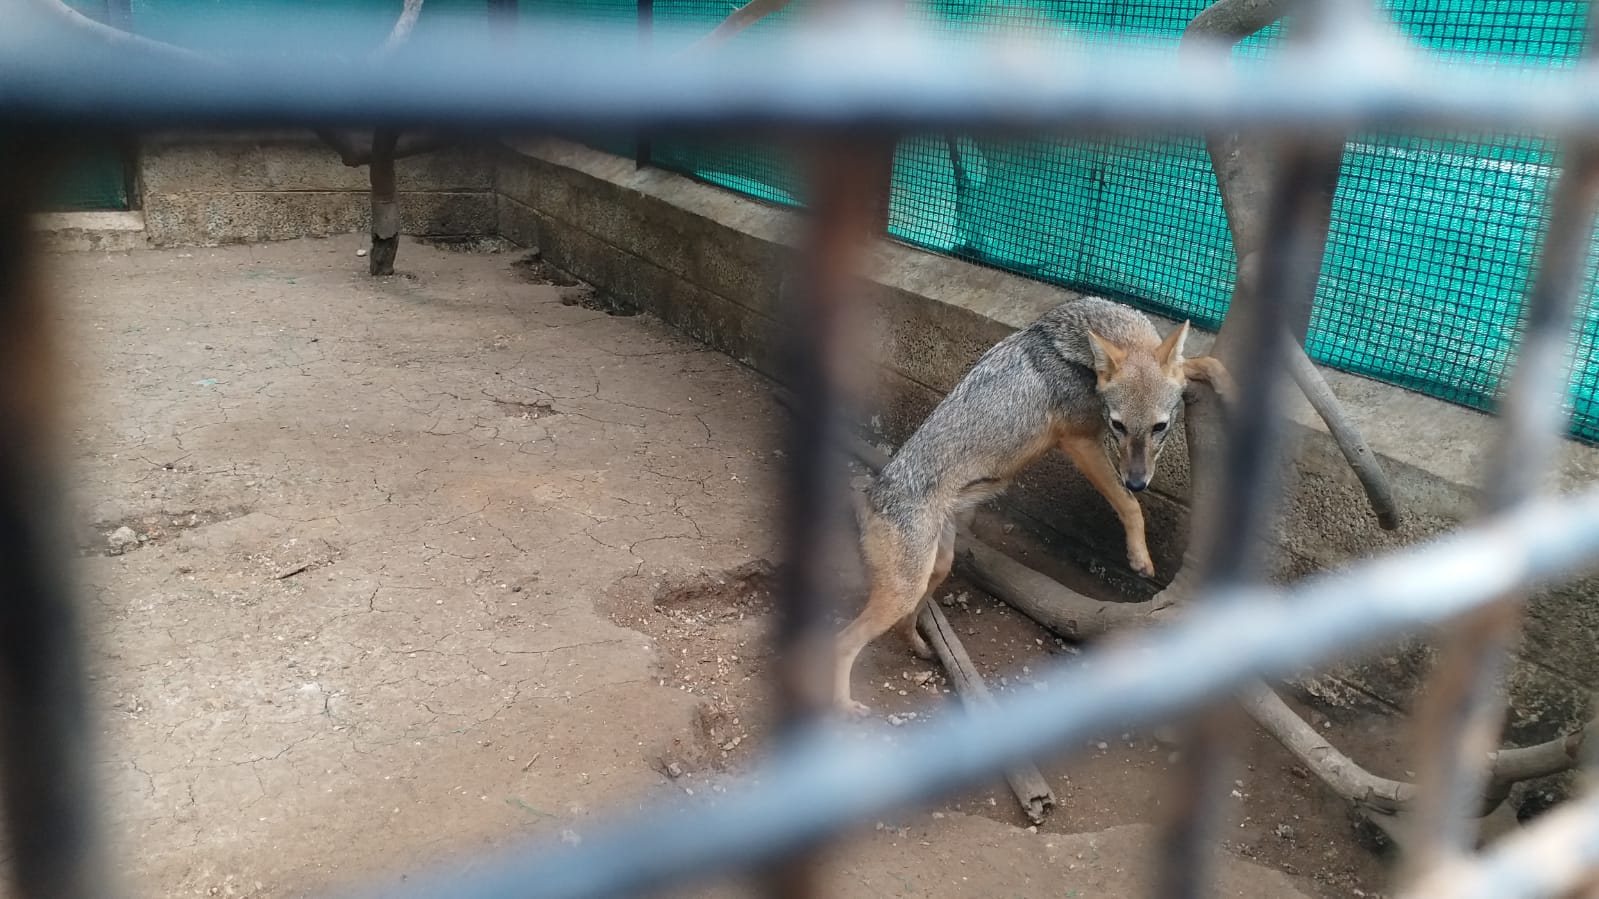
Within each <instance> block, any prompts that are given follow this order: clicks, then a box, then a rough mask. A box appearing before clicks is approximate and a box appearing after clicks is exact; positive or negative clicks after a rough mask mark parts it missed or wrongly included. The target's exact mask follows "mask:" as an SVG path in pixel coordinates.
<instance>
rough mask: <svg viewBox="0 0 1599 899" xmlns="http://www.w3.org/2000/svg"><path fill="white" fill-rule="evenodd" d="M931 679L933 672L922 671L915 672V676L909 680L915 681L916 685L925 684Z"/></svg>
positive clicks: (922, 685)
mask: <svg viewBox="0 0 1599 899" xmlns="http://www.w3.org/2000/svg"><path fill="white" fill-rule="evenodd" d="M932 679H933V672H931V671H923V672H921V673H919V674H917V675H916V676H915V677H913V678H911V680H912V681H914V682H915V683H916V686H918V687H924V686H926V685H927V682H928V681H930V680H932Z"/></svg>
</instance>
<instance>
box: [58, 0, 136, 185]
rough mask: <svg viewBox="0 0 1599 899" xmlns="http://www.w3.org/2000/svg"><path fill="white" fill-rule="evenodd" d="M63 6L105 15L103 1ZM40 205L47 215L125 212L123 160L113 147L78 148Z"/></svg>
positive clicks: (71, 1) (78, 1) (99, 16)
mask: <svg viewBox="0 0 1599 899" xmlns="http://www.w3.org/2000/svg"><path fill="white" fill-rule="evenodd" d="M66 4H67V5H68V6H70V7H72V8H73V9H75V10H77V11H78V12H80V13H83V14H84V15H86V16H89V17H91V18H94V19H97V20H104V19H105V18H106V15H107V12H108V10H107V8H106V3H105V0H66ZM44 201H45V208H46V209H48V210H49V211H51V212H87V211H94V212H101V211H106V210H120V209H127V208H128V170H127V158H126V156H125V155H124V154H123V152H122V150H120V149H119V148H117V147H115V146H94V147H86V148H80V149H79V150H78V151H77V155H76V158H74V159H73V160H72V161H71V163H69V164H68V165H67V166H65V167H64V169H63V170H62V171H61V172H60V173H59V175H58V176H57V177H56V179H55V182H54V183H52V184H51V185H50V186H49V190H48V192H47V193H46V194H45V198H44Z"/></svg>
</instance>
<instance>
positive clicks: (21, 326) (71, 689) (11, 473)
mask: <svg viewBox="0 0 1599 899" xmlns="http://www.w3.org/2000/svg"><path fill="white" fill-rule="evenodd" d="M44 162H45V160H44V158H43V157H42V156H40V155H37V154H33V153H23V152H19V150H18V148H17V146H16V145H15V144H14V143H0V421H4V422H5V427H4V428H0V794H3V801H0V806H3V807H4V810H5V825H6V840H7V842H8V843H9V844H10V847H11V855H12V879H13V883H14V885H15V889H16V895H17V896H18V897H19V899H100V897H105V896H110V895H113V894H112V893H111V892H110V890H109V889H108V887H109V881H108V879H107V876H106V869H105V867H104V866H103V864H102V860H101V843H100V839H99V828H98V823H99V822H98V815H97V813H96V810H95V808H94V805H93V800H94V796H95V789H94V783H93V781H94V778H93V769H92V764H93V758H94V751H93V748H94V743H95V740H94V738H93V736H92V729H91V728H90V726H89V718H88V712H87V703H86V701H85V698H86V695H87V688H86V684H85V681H84V669H83V642H82V640H81V639H80V635H79V633H78V622H77V617H76V609H75V607H74V605H73V601H72V596H71V590H70V587H69V584H68V576H67V571H68V567H67V563H68V555H67V552H66V549H65V547H66V542H65V540H64V539H62V534H61V532H60V531H59V529H58V520H57V516H58V515H59V514H60V511H61V509H62V507H63V505H64V501H65V494H64V491H63V490H62V489H60V488H61V483H60V480H59V479H58V478H57V477H56V475H55V465H54V460H55V459H56V458H58V455H57V454H56V450H57V447H56V445H55V439H56V433H55V417H56V415H57V414H58V412H59V408H60V407H59V405H58V404H59V402H60V397H59V392H58V391H57V390H56V388H55V384H56V383H57V371H56V366H55V355H54V341H53V334H52V333H51V330H52V329H51V327H50V321H51V314H50V312H49V310H48V309H47V304H46V302H45V297H44V295H43V293H42V292H41V290H40V286H39V284H38V283H37V281H36V277H35V272H34V263H35V261H36V260H35V250H36V248H35V247H34V234H33V232H32V231H31V230H30V228H29V226H28V215H29V212H30V211H31V210H32V209H33V208H34V206H33V204H32V203H31V202H30V201H31V200H32V199H33V196H32V194H33V187H34V186H35V183H36V182H37V180H38V177H37V176H38V172H39V171H40V169H41V168H43V167H44Z"/></svg>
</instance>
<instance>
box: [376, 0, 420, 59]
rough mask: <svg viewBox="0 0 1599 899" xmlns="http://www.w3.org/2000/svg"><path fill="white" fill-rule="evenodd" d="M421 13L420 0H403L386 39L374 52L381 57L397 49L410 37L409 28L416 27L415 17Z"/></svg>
mask: <svg viewBox="0 0 1599 899" xmlns="http://www.w3.org/2000/svg"><path fill="white" fill-rule="evenodd" d="M421 15H422V0H405V6H404V7H403V8H402V9H401V10H400V17H399V18H398V19H396V20H394V28H393V29H391V30H390V31H389V38H388V40H386V41H384V42H383V46H382V47H380V48H379V49H378V52H377V53H376V54H374V56H375V57H378V58H381V57H383V56H386V55H388V54H389V53H393V52H394V51H395V50H397V49H399V48H400V46H401V45H402V44H404V43H405V42H406V41H408V40H410V39H411V29H413V28H415V27H416V20H417V17H419V16H421Z"/></svg>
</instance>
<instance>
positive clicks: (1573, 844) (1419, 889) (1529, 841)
mask: <svg viewBox="0 0 1599 899" xmlns="http://www.w3.org/2000/svg"><path fill="white" fill-rule="evenodd" d="M1595 870H1599V794H1592V793H1590V794H1589V795H1588V796H1586V797H1583V798H1581V799H1574V800H1571V801H1570V802H1567V803H1566V804H1565V805H1563V806H1561V807H1560V808H1557V809H1552V810H1551V811H1549V812H1547V813H1546V814H1544V815H1543V816H1542V817H1540V818H1539V819H1538V820H1536V821H1534V822H1532V823H1530V824H1529V825H1528V826H1527V827H1526V829H1524V830H1521V831H1517V832H1515V833H1512V834H1510V835H1508V836H1506V837H1505V838H1504V841H1503V842H1502V843H1499V844H1498V845H1496V846H1494V847H1492V848H1491V849H1489V850H1488V851H1487V852H1486V853H1485V854H1483V855H1482V856H1480V857H1478V858H1474V859H1470V860H1466V859H1461V858H1455V859H1449V860H1447V861H1445V862H1443V863H1441V864H1440V865H1439V866H1438V867H1436V868H1434V869H1432V870H1430V871H1428V872H1427V874H1426V876H1425V877H1424V878H1423V879H1422V880H1421V881H1420V882H1419V883H1417V884H1415V885H1414V887H1413V888H1412V889H1410V890H1408V891H1406V892H1405V893H1404V894H1403V896H1402V899H1539V897H1549V896H1563V897H1566V896H1569V897H1570V899H1585V897H1590V896H1592V895H1593V894H1592V892H1591V890H1592V888H1593V886H1594V880H1595V879H1594V871H1595ZM1574 887H1579V888H1580V887H1586V888H1587V889H1588V890H1589V891H1588V892H1583V893H1581V894H1579V895H1576V896H1573V895H1571V892H1572V891H1573V888H1574Z"/></svg>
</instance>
